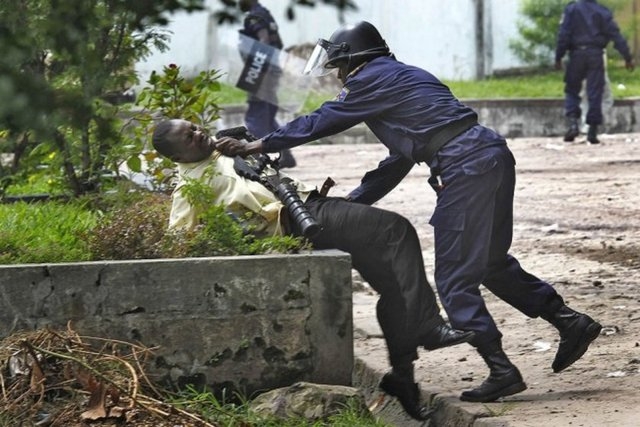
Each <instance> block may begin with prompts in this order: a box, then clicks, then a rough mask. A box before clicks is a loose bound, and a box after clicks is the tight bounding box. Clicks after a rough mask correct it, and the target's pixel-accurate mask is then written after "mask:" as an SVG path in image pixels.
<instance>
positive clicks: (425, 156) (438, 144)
mask: <svg viewBox="0 0 640 427" xmlns="http://www.w3.org/2000/svg"><path fill="white" fill-rule="evenodd" d="M477 124H478V116H477V115H475V114H473V115H471V116H467V117H465V118H463V119H461V120H458V121H457V122H455V123H451V124H449V125H447V126H444V127H443V128H442V129H438V130H437V131H436V133H435V134H434V135H433V136H432V137H431V138H429V142H428V143H427V145H426V147H425V149H424V150H423V151H422V153H420V156H419V157H420V158H419V159H416V160H418V161H424V162H427V164H430V163H431V160H433V156H435V155H436V153H437V152H438V150H439V149H440V148H442V146H443V145H444V144H446V143H447V142H449V141H451V140H452V139H453V138H455V137H456V136H458V135H460V134H461V133H462V132H464V131H465V130H467V129H469V128H471V127H473V126H475V125H477Z"/></svg>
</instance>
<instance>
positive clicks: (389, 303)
mask: <svg viewBox="0 0 640 427" xmlns="http://www.w3.org/2000/svg"><path fill="white" fill-rule="evenodd" d="M305 206H306V207H307V209H308V210H309V213H311V215H313V216H314V217H315V219H316V220H317V221H318V222H319V223H320V224H321V226H322V231H321V232H320V233H319V234H318V235H317V236H316V237H314V238H313V239H312V243H313V245H314V247H315V248H317V249H340V250H342V251H345V252H348V253H350V254H351V260H352V264H353V267H354V268H355V269H356V270H357V271H358V272H359V273H360V274H361V275H362V278H363V279H364V280H366V281H367V282H368V283H369V284H370V285H371V287H372V288H373V289H374V290H375V291H376V292H378V293H379V294H380V299H379V300H378V304H377V310H376V311H377V316H378V322H379V323H380V327H381V328H382V332H383V334H384V337H385V340H386V343H387V348H388V351H389V359H390V363H391V365H392V366H402V365H406V364H407V363H410V362H412V361H413V360H416V359H417V358H418V355H417V352H416V348H417V347H418V345H419V343H420V338H421V336H424V335H425V334H426V333H428V332H429V331H431V330H432V329H433V327H435V326H437V325H439V324H441V323H442V322H443V320H442V317H441V316H440V314H439V308H438V305H437V303H436V296H435V294H434V292H433V290H432V289H431V286H430V285H429V282H428V281H427V277H426V274H425V271H424V260H423V258H422V251H421V247H420V241H419V239H418V235H417V233H416V231H415V229H414V227H413V226H412V225H411V223H410V222H409V221H408V220H407V219H406V218H404V217H402V216H400V215H398V214H396V213H393V212H389V211H386V210H383V209H378V208H375V207H371V206H368V205H363V204H359V203H353V202H349V201H347V200H345V199H343V198H337V197H321V196H315V197H314V196H312V197H310V198H309V199H308V200H307V201H306V202H305Z"/></svg>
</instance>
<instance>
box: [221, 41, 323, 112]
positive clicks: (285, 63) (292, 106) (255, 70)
mask: <svg viewBox="0 0 640 427" xmlns="http://www.w3.org/2000/svg"><path fill="white" fill-rule="evenodd" d="M239 37H240V39H239V42H238V44H237V46H236V49H237V53H236V54H235V55H234V54H233V53H231V52H230V56H229V67H228V68H229V69H228V73H227V78H228V83H229V84H232V85H234V86H236V87H238V88H240V89H242V90H244V91H246V92H247V93H248V94H249V95H248V96H250V97H256V98H258V99H260V100H262V101H266V102H269V103H271V104H274V105H277V106H278V107H279V108H281V109H283V110H286V111H290V112H298V111H300V109H301V108H302V106H303V104H304V101H305V100H306V98H307V96H308V95H309V92H310V90H311V84H312V78H311V77H309V76H305V75H303V74H302V71H303V69H304V66H305V64H306V59H302V58H299V57H297V56H295V55H293V54H290V53H288V52H285V51H283V50H280V49H276V48H274V47H273V46H269V45H266V44H264V43H260V42H259V41H257V40H254V39H252V38H250V37H247V36H245V35H243V34H240V35H239ZM234 58H235V60H234Z"/></svg>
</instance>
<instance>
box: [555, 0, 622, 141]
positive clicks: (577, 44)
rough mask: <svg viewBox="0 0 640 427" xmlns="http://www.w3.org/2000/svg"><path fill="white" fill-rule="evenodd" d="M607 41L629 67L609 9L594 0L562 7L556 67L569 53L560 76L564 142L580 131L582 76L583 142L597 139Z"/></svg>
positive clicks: (557, 67)
mask: <svg viewBox="0 0 640 427" xmlns="http://www.w3.org/2000/svg"><path fill="white" fill-rule="evenodd" d="M610 41H613V45H614V47H615V48H616V49H617V50H618V52H620V54H621V55H622V56H623V58H624V60H625V66H626V68H627V69H628V70H633V69H634V64H633V59H632V57H631V52H630V51H629V46H628V45H627V42H626V40H625V39H624V38H623V37H622V35H621V34H620V29H619V28H618V25H617V24H616V22H615V21H614V19H613V15H612V13H611V12H610V11H609V9H607V8H606V7H604V6H602V5H600V4H598V2H597V1H596V0H578V1H577V2H575V1H572V2H570V3H569V4H568V5H567V6H566V7H565V9H564V13H563V15H562V21H561V23H560V29H559V30H558V41H557V47H556V69H558V70H561V69H562V58H563V57H564V55H565V53H566V52H569V62H568V63H567V69H566V71H565V76H564V81H565V86H564V93H565V115H566V116H567V121H568V130H567V133H566V134H565V136H564V140H565V141H567V142H570V141H573V140H574V139H575V138H576V137H577V136H578V135H579V134H580V126H579V120H580V116H581V114H582V112H581V109H580V90H581V89H582V81H583V80H584V79H586V82H587V99H588V100H589V109H588V111H587V117H586V122H587V124H588V125H589V130H588V132H587V141H589V142H590V143H591V144H597V143H599V142H600V141H599V140H598V137H597V134H598V126H599V125H600V124H602V94H603V91H604V88H605V64H604V57H603V50H604V49H605V48H606V46H607V44H608V43H609V42H610Z"/></svg>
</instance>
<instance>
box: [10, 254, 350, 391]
mask: <svg viewBox="0 0 640 427" xmlns="http://www.w3.org/2000/svg"><path fill="white" fill-rule="evenodd" d="M0 292H2V298H1V299H0V336H2V337H5V336H7V335H9V334H11V333H12V332H14V331H17V330H32V329H37V328H41V327H44V326H47V325H53V326H57V327H64V326H65V325H66V324H67V322H68V321H71V322H72V327H73V329H74V330H76V331H77V332H78V333H80V334H81V335H88V336H99V337H103V338H110V339H122V340H127V341H133V342H141V343H142V344H144V345H145V346H148V347H154V346H158V347H159V348H158V350H157V351H155V352H154V353H155V355H156V358H155V360H154V362H155V363H154V367H153V372H151V374H152V375H153V376H154V377H155V378H156V380H159V381H167V382H169V383H171V384H177V385H181V384H184V383H192V384H196V385H205V384H206V385H208V386H210V387H211V388H212V389H213V390H220V389H221V388H223V387H224V388H227V390H229V389H231V390H234V389H235V390H239V391H242V392H244V393H246V394H247V395H251V394H252V393H253V392H256V391H258V390H264V389H270V388H276V387H281V386H286V385H290V384H292V383H294V382H297V381H309V382H316V383H328V384H339V385H351V378H352V377H351V375H352V368H353V319H352V316H353V315H352V289H351V259H350V257H349V255H348V254H345V253H343V252H340V251H314V252H310V253H307V254H299V255H267V256H243V257H212V258H191V259H163V260H140V261H104V262H83V263H65V264H29V265H10V266H0Z"/></svg>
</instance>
